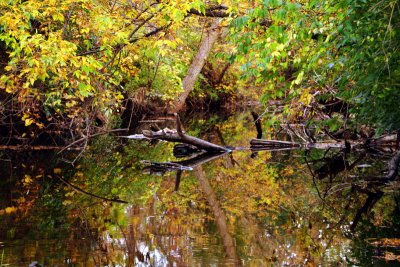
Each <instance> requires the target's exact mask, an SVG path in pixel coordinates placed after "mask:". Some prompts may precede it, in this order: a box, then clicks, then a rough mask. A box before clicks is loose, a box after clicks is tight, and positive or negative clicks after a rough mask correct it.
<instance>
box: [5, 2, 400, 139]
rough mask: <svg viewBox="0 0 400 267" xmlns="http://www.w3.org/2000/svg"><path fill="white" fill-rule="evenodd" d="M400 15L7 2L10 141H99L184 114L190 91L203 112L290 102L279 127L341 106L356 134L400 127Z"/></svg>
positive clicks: (341, 5) (333, 6)
mask: <svg viewBox="0 0 400 267" xmlns="http://www.w3.org/2000/svg"><path fill="white" fill-rule="evenodd" d="M399 13H400V7H399V4H398V2H397V1H395V0H391V1H378V0H376V1H361V0H356V1H349V0H339V1H331V0H326V1H314V0H309V1H280V0H266V1H250V2H247V1H225V2H221V1H217V2H213V1H132V0H129V1H103V0H98V1H93V0H82V1H71V0H62V1H54V0H45V1H11V0H7V1H2V2H1V3H0V48H1V50H0V75H1V76H0V90H1V91H0V98H1V99H0V100H1V103H2V105H1V107H0V116H1V117H0V122H1V132H2V137H4V136H9V137H21V136H24V137H31V138H32V137H36V136H37V135H40V134H41V133H43V132H47V133H52V132H57V133H59V134H60V132H61V136H63V137H64V138H65V139H67V140H70V139H71V135H72V136H73V135H74V134H75V135H90V134H91V133H95V132H98V131H99V130H100V129H104V128H110V127H118V126H119V124H120V123H121V119H120V118H121V114H122V112H123V110H124V109H125V108H128V109H130V110H131V111H133V113H135V112H136V113H137V112H139V108H137V107H139V106H141V107H146V108H147V109H148V108H150V107H158V108H160V107H161V108H164V109H161V110H167V111H168V110H174V111H182V110H184V109H185V107H184V106H183V105H182V106H178V107H176V101H174V99H176V98H177V97H178V96H180V95H182V92H183V91H184V90H185V91H188V92H187V94H188V93H189V92H190V91H192V92H191V94H190V96H189V98H190V101H191V102H192V103H194V105H196V103H201V102H202V101H204V99H209V100H210V101H212V100H214V101H215V100H217V101H219V102H218V103H219V104H221V105H222V104H226V103H228V102H231V103H235V104H236V105H237V103H239V102H240V101H236V100H238V99H239V100H261V102H262V103H263V104H264V105H265V106H266V108H268V102H269V100H271V99H275V100H281V101H282V102H283V103H284V110H283V113H281V114H279V116H278V115H276V116H273V117H271V118H270V119H271V122H275V121H284V120H286V121H290V120H292V121H295V120H298V119H302V120H308V122H309V123H310V122H315V121H318V118H317V117H316V116H315V114H316V113H317V112H318V105H320V104H321V103H322V104H326V103H331V102H332V101H340V102H345V104H346V105H345V107H346V113H350V115H347V114H346V116H345V117H346V121H347V119H348V118H349V117H350V121H349V122H348V123H347V126H349V127H350V126H353V127H356V124H355V123H363V124H368V125H371V126H374V127H378V128H379V130H380V131H385V130H393V129H397V128H399V126H400V119H399V116H398V103H399V100H400V93H399V76H400V70H399V65H400V64H399V61H400V59H399V58H400V56H399V53H398V49H399V38H400V37H399V35H400V33H399V28H400V27H399V23H400V22H399V19H400V14H399ZM212 34H214V35H216V37H214V39H212V40H211V39H210V38H209V37H210V35H212ZM205 41H208V42H209V44H208V45H209V46H212V45H213V42H215V44H214V45H213V47H212V50H211V51H205V52H204V51H202V49H203V46H204V44H202V42H205ZM196 62H197V63H199V64H200V66H197V67H196V66H195V65H196ZM193 68H194V69H193ZM196 68H197V70H196ZM193 70H194V74H193ZM200 70H201V73H200V74H199V73H196V71H197V72H200ZM197 74H199V75H197ZM190 75H192V76H191V77H189V76H190ZM185 79H188V80H191V81H190V83H191V84H189V85H188V83H187V82H186V84H185ZM187 94H186V95H184V98H183V101H186V102H187V101H188V99H187V98H186V96H187ZM128 100H130V101H132V102H131V105H129V106H127V103H128V102H129V101H128ZM132 103H134V104H133V105H132ZM174 105H175V107H174ZM132 106H133V107H132ZM192 106H193V105H192ZM135 107H136V108H135ZM171 108H172V109H171ZM159 110H160V109H159ZM131 115H134V114H131ZM131 117H132V116H131ZM323 123H324V125H328V126H329V127H330V128H332V129H338V128H339V127H340V126H341V124H343V123H344V122H343V120H342V118H338V117H337V116H336V117H335V116H333V117H331V118H330V119H328V120H325V121H324V122H323ZM72 139H73V138H72Z"/></svg>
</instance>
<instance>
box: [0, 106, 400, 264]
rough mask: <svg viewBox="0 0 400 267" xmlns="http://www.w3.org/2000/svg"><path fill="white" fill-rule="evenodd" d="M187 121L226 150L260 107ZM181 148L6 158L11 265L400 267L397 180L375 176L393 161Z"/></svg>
mask: <svg viewBox="0 0 400 267" xmlns="http://www.w3.org/2000/svg"><path fill="white" fill-rule="evenodd" d="M148 126H149V125H146V126H143V127H144V128H145V127H148ZM185 126H186V128H187V132H188V133H189V134H191V135H193V136H198V137H201V138H203V139H206V140H209V141H211V142H214V143H217V144H221V145H230V146H240V147H248V146H249V141H250V140H251V139H252V138H255V137H256V136H257V133H256V130H255V127H254V123H253V121H252V117H251V115H250V113H242V114H239V115H235V116H230V117H226V118H220V117H218V116H214V117H213V116H211V117H207V118H200V119H196V120H190V121H187V122H186V123H185ZM264 132H266V133H268V129H265V130H264ZM264 138H277V137H276V136H274V135H268V134H267V135H266V136H264ZM173 150H174V144H171V143H166V142H154V141H152V142H149V141H135V140H128V139H125V138H121V137H117V136H101V137H99V138H98V139H96V140H94V141H93V142H92V143H91V144H90V146H89V148H88V149H87V151H85V152H84V153H83V154H82V157H81V158H80V159H79V160H78V161H76V162H75V164H74V165H71V164H70V163H68V162H70V161H72V160H74V158H75V156H76V154H56V153H53V152H20V153H18V154H16V153H11V152H7V151H3V152H0V168H1V171H0V185H1V188H2V189H1V191H0V223H1V224H0V266H1V267H3V266H29V265H30V264H32V265H33V264H34V262H36V263H37V264H38V265H37V266H39V265H40V266H318V265H320V266H398V265H399V263H400V250H399V248H400V239H399V237H400V227H399V225H400V205H399V203H400V194H399V190H398V188H399V184H398V183H397V182H393V183H391V184H389V185H387V184H381V183H379V182H377V180H376V179H375V180H374V179H367V178H368V177H369V178H371V177H379V176H380V175H383V174H384V171H385V168H386V166H387V161H388V159H389V157H385V156H384V155H380V154H377V153H373V152H370V153H364V152H362V151H356V152H351V153H344V152H343V151H339V150H333V149H332V150H329V151H325V150H311V151H302V150H290V151H279V152H277V151H272V152H271V151H259V152H252V151H247V150H244V151H234V152H232V153H230V154H225V155H208V154H207V155H197V157H196V155H192V156H191V157H186V158H177V157H175V156H174V155H173ZM182 161H183V162H182ZM171 162H172V163H173V164H164V163H171ZM179 162H181V163H179ZM340 166H345V167H344V168H342V167H340ZM116 200H123V201H126V202H127V203H119V202H118V201H116Z"/></svg>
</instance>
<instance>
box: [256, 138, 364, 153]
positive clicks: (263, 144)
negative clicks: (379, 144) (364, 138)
mask: <svg viewBox="0 0 400 267" xmlns="http://www.w3.org/2000/svg"><path fill="white" fill-rule="evenodd" d="M348 144H350V143H348ZM360 144H362V143H360V142H353V143H352V144H350V146H351V147H355V146H358V145H360ZM298 148H302V149H310V148H316V149H328V148H338V149H344V148H346V143H345V142H336V143H331V142H325V143H322V142H321V143H298V142H290V141H280V140H265V139H251V140H250V149H251V150H253V151H261V150H274V151H276V150H277V149H279V150H291V149H298Z"/></svg>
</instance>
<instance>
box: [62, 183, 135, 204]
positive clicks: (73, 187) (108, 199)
mask: <svg viewBox="0 0 400 267" xmlns="http://www.w3.org/2000/svg"><path fill="white" fill-rule="evenodd" d="M57 178H58V179H60V180H61V182H63V183H64V184H66V185H67V186H69V187H71V188H72V189H74V190H75V191H77V192H79V193H82V194H84V195H87V196H90V197H94V198H98V199H101V200H104V201H108V202H115V203H122V204H128V202H126V201H124V200H120V199H111V198H105V197H101V196H98V195H95V194H92V193H89V192H86V191H84V190H83V189H81V188H79V187H77V186H75V185H73V184H71V183H69V182H67V181H66V180H64V179H63V178H61V177H60V176H57Z"/></svg>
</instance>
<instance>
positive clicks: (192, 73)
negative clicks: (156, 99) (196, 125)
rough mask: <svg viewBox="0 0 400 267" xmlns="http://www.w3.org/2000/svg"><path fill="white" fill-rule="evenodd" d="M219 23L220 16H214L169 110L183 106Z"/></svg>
mask: <svg viewBox="0 0 400 267" xmlns="http://www.w3.org/2000/svg"><path fill="white" fill-rule="evenodd" d="M220 24H221V18H216V19H214V21H213V23H212V25H211V27H210V29H208V30H207V32H206V34H205V37H204V39H203V42H202V43H201V45H200V49H199V51H198V52H197V55H196V56H195V58H194V59H193V61H192V63H191V65H190V66H189V69H188V72H187V74H186V77H185V78H184V80H183V92H182V93H181V94H180V95H179V97H178V98H177V99H176V100H175V101H174V102H173V103H172V107H171V109H170V110H169V112H171V113H174V112H178V111H181V110H182V109H183V108H184V106H185V101H186V98H187V97H188V95H189V93H190V92H191V91H192V90H193V88H194V84H195V82H196V80H197V77H198V76H199V74H200V71H201V69H202V68H203V66H204V63H205V62H206V59H207V57H208V55H209V54H210V52H211V48H212V46H213V44H214V43H215V41H216V40H217V38H218V35H219V33H220Z"/></svg>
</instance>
